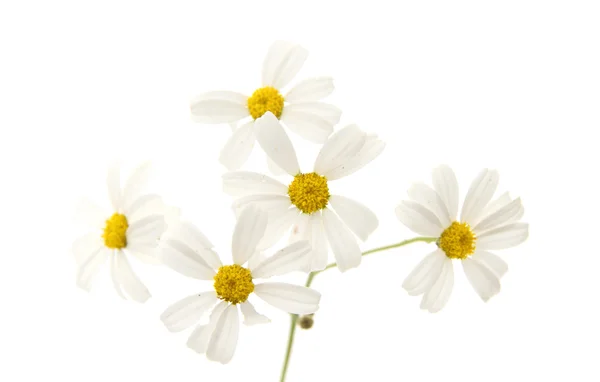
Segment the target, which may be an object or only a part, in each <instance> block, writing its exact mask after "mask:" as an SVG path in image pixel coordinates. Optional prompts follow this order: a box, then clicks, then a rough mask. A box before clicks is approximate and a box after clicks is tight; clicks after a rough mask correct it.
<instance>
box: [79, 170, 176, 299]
mask: <svg viewBox="0 0 600 382" xmlns="http://www.w3.org/2000/svg"><path fill="white" fill-rule="evenodd" d="M150 170H151V167H150V163H145V164H143V165H141V166H140V167H138V168H137V169H136V170H135V171H134V172H133V173H132V175H131V176H130V177H129V179H128V180H127V182H125V186H124V187H123V188H121V175H120V169H119V166H117V165H116V164H114V165H112V166H111V167H110V169H109V172H108V177H107V183H108V194H109V198H110V203H111V205H112V212H109V211H105V210H104V209H102V208H101V207H98V206H97V205H95V204H94V203H92V202H90V201H88V200H84V201H82V202H81V203H80V205H79V206H78V208H77V218H78V219H77V220H79V221H82V222H85V223H86V224H87V225H88V226H89V227H90V228H92V229H93V230H94V231H93V232H90V233H88V234H86V235H84V236H82V237H80V238H78V239H77V240H76V241H75V243H74V245H73V253H74V255H75V261H76V264H77V285H78V286H79V287H81V288H82V289H84V290H87V291H89V290H90V289H91V286H92V281H93V278H94V277H95V276H96V274H97V273H98V271H99V270H100V267H101V266H102V265H103V264H104V263H105V262H106V260H107V259H110V273H111V277H112V280H113V284H114V286H115V289H116V290H117V293H118V294H119V295H120V296H121V297H123V298H126V296H125V295H128V296H129V297H130V298H131V299H132V300H134V301H137V302H145V301H146V300H148V298H150V293H149V292H148V289H147V288H146V287H145V286H144V284H142V282H141V281H140V280H139V279H138V277H137V276H136V275H135V273H134V272H133V270H132V268H131V265H130V264H129V261H128V259H127V256H126V255H127V254H129V255H132V256H133V257H136V258H138V259H139V260H141V261H143V262H146V263H150V264H158V263H159V260H158V255H157V251H156V249H157V247H158V243H159V238H160V236H161V235H162V234H163V232H164V231H165V229H166V223H165V214H167V213H168V212H167V210H168V208H167V207H166V206H165V205H164V204H163V202H162V199H161V198H160V196H158V195H154V194H142V192H143V189H144V187H145V185H146V183H147V180H148V177H149V175H150V174H149V173H150Z"/></svg>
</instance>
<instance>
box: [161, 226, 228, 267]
mask: <svg viewBox="0 0 600 382" xmlns="http://www.w3.org/2000/svg"><path fill="white" fill-rule="evenodd" d="M169 239H172V240H176V241H180V242H182V243H184V244H186V245H187V246H188V247H189V248H191V249H192V250H194V252H196V254H197V255H198V256H200V257H201V258H202V259H203V260H204V262H205V263H206V264H207V265H208V266H209V267H210V268H211V269H215V270H216V269H219V267H220V266H221V265H223V263H221V260H220V259H219V256H218V255H217V253H216V252H215V251H213V250H212V248H213V247H214V245H213V244H212V243H211V242H210V241H209V240H208V239H207V238H206V236H204V234H203V233H202V232H200V230H199V229H198V228H197V227H196V226H195V225H193V224H192V223H190V222H186V221H178V222H177V223H173V224H171V226H170V227H169V230H168V231H167V233H166V234H165V235H164V236H163V237H162V240H163V241H167V240H169Z"/></svg>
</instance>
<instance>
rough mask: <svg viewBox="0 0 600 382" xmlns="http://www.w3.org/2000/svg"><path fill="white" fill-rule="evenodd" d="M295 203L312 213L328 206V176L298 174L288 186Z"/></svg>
mask: <svg viewBox="0 0 600 382" xmlns="http://www.w3.org/2000/svg"><path fill="white" fill-rule="evenodd" d="M288 195H289V196H290V201H291V202H292V204H293V205H295V206H296V207H298V209H299V210H300V211H302V212H304V213H305V214H312V213H313V212H317V211H319V210H322V209H323V208H325V207H327V203H328V202H329V197H330V195H329V187H328V186H327V178H325V177H324V176H321V175H319V174H317V173H314V172H311V173H308V174H298V175H296V176H295V177H294V180H293V181H292V183H290V185H289V187H288Z"/></svg>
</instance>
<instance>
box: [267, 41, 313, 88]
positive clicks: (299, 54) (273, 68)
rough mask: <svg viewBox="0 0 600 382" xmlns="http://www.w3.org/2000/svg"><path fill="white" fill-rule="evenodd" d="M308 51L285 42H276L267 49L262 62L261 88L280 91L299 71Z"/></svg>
mask: <svg viewBox="0 0 600 382" xmlns="http://www.w3.org/2000/svg"><path fill="white" fill-rule="evenodd" d="M307 57H308V51H307V50H306V49H304V48H303V47H301V46H300V45H296V44H293V43H290V42H287V41H276V42H275V43H273V45H271V47H270V48H269V52H268V53H267V56H266V57H265V61H264V62H263V71H262V83H263V86H272V87H274V88H276V89H281V88H283V87H284V86H286V85H287V84H288V83H289V82H290V81H291V80H292V79H293V78H294V77H295V76H296V74H297V73H298V71H300V69H301V68H302V65H304V61H305V60H306V58H307Z"/></svg>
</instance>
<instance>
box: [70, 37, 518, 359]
mask: <svg viewBox="0 0 600 382" xmlns="http://www.w3.org/2000/svg"><path fill="white" fill-rule="evenodd" d="M307 56H308V53H307V51H306V50H305V49H304V48H302V47H301V46H299V45H296V44H292V43H288V42H276V43H274V44H273V45H272V46H271V48H270V50H269V52H268V54H267V56H266V58H265V61H264V64H263V72H262V87H260V88H258V89H257V90H256V91H254V93H253V94H252V95H251V96H245V95H243V94H240V93H235V92H230V91H213V92H208V93H204V94H202V95H200V96H198V97H197V98H196V99H194V100H193V101H192V104H191V113H192V116H193V118H194V120H196V121H198V122H201V123H221V124H222V123H231V124H235V125H234V131H233V133H232V136H231V138H230V139H229V141H228V142H227V143H226V145H225V147H224V148H223V150H222V152H221V156H220V162H221V163H222V164H223V165H224V166H225V167H226V168H227V169H228V170H229V172H228V173H225V174H224V175H223V179H222V182H223V188H224V190H225V192H226V193H228V194H230V195H231V196H233V197H234V198H235V200H234V202H233V207H234V211H235V214H236V217H237V223H236V226H235V228H234V231H233V239H232V244H231V255H232V260H233V262H232V263H231V265H223V263H222V262H221V259H220V258H219V256H218V255H217V253H216V252H215V251H214V249H213V248H214V246H213V244H212V243H211V242H210V241H209V240H208V239H207V238H206V237H205V236H204V235H203V234H202V233H201V231H200V230H199V229H198V228H196V227H195V226H194V225H193V224H191V223H190V222H186V221H182V220H180V219H179V216H178V213H177V210H176V209H174V208H171V207H168V206H166V205H165V203H164V202H163V201H162V199H161V197H160V196H158V195H155V194H146V193H144V192H145V185H146V183H147V180H148V177H149V174H150V165H149V164H148V163H145V164H143V165H142V166H140V167H139V168H137V169H136V170H135V171H134V172H133V174H132V175H131V176H130V178H129V179H128V180H127V181H126V182H125V184H124V186H123V187H121V176H120V169H119V167H118V166H116V165H115V166H112V167H111V169H110V170H109V172H108V178H107V183H108V195H109V200H110V203H111V205H112V212H106V211H103V210H101V209H100V208H98V207H96V206H95V205H94V204H92V203H91V202H85V203H82V204H81V205H80V206H79V208H78V213H79V214H80V215H81V218H82V219H83V220H84V221H86V222H87V223H89V225H90V226H91V227H92V228H94V231H93V232H91V233H89V234H86V235H84V236H82V237H80V238H78V239H77V240H76V241H75V244H74V246H73V251H74V255H75V260H76V265H77V276H76V280H77V285H78V286H80V287H81V288H83V289H85V290H89V289H90V287H91V285H92V280H93V278H94V276H95V275H96V274H97V273H98V271H99V269H100V268H101V266H102V265H103V264H104V263H105V262H106V260H107V259H110V274H111V277H112V280H113V283H114V287H115V289H116V290H117V293H118V294H119V295H120V296H121V297H123V298H130V299H132V300H134V301H137V302H140V303H143V302H145V301H147V300H148V299H149V298H150V293H149V291H148V289H147V288H146V287H145V286H144V284H143V283H142V282H141V281H140V279H139V278H138V277H137V276H136V274H135V273H134V272H133V270H132V268H131V266H130V263H129V261H128V259H127V254H129V255H131V256H134V257H137V258H138V259H140V260H142V261H144V262H148V263H154V264H163V265H166V266H168V267H170V268H171V269H173V270H175V271H177V272H179V273H180V274H182V275H184V276H188V277H193V278H196V279H199V280H203V281H211V282H212V286H213V288H212V289H211V290H210V291H207V292H200V293H195V294H193V295H191V296H189V297H186V298H184V299H182V300H180V301H178V302H176V303H174V304H173V305H171V306H170V307H169V308H167V309H166V311H165V312H164V313H163V314H162V316H161V319H162V321H163V322H164V324H165V326H166V327H167V329H168V330H170V331H172V332H178V331H182V330H185V329H187V328H189V327H191V326H193V325H195V324H197V323H198V322H199V321H200V320H201V319H202V317H205V316H208V323H207V324H204V325H197V326H196V327H195V329H194V330H193V331H192V332H191V334H190V336H189V339H188V342H187V345H188V347H190V348H191V349H193V350H194V351H196V352H198V353H202V354H206V357H207V358H208V359H210V360H213V361H217V362H221V363H227V362H229V361H230V360H231V359H232V357H233V355H234V353H235V348H236V344H237V341H238V333H239V326H240V317H239V311H238V307H239V310H241V313H242V315H243V323H244V324H246V325H254V324H262V323H268V322H270V320H269V319H268V318H267V317H265V316H264V315H262V314H260V313H258V312H257V311H256V309H255V308H254V306H253V305H252V303H251V302H250V301H249V297H250V295H251V294H252V293H255V294H256V296H257V297H259V298H260V299H262V300H264V301H265V302H267V303H268V304H270V305H272V306H274V307H276V308H279V309H281V310H283V311H285V312H287V313H290V314H292V315H294V316H295V317H296V318H297V317H298V315H309V314H312V313H314V312H316V311H317V310H318V308H319V301H320V298H321V295H320V293H319V292H317V291H315V290H313V289H311V288H309V287H305V286H298V285H292V284H287V283H281V282H271V281H263V282H258V280H259V279H269V278H270V277H273V276H282V275H285V274H287V273H290V272H294V271H300V272H306V273H311V272H312V275H313V276H314V274H315V273H314V272H319V271H322V270H324V269H326V268H327V269H328V268H331V267H332V265H329V266H328V257H329V256H328V254H329V249H331V252H332V253H333V256H334V258H335V266H336V267H337V268H338V269H339V270H340V271H342V272H344V271H346V270H348V269H351V268H355V267H358V266H359V265H360V263H361V259H362V254H363V253H361V250H360V248H359V244H358V242H357V238H358V239H360V240H361V241H365V240H367V238H368V237H369V235H370V234H371V233H372V232H373V231H374V230H375V229H376V228H377V227H378V224H379V223H378V219H377V217H376V216H375V214H374V213H373V212H372V211H371V210H370V209H369V208H368V207H366V206H364V205H363V204H361V203H359V202H357V201H355V200H352V199H349V198H347V197H344V196H341V195H332V194H330V193H329V182H333V181H335V180H337V179H341V178H343V177H345V176H349V175H351V174H352V173H354V172H356V171H357V170H359V169H361V168H362V167H364V166H366V165H367V164H368V163H370V162H371V161H372V160H374V159H375V158H377V157H378V156H379V154H380V153H381V152H382V151H383V149H384V146H385V145H384V143H383V142H382V141H381V140H379V139H378V138H377V136H375V135H372V134H367V133H366V132H364V131H362V130H361V129H360V128H359V127H357V126H356V125H349V126H346V127H343V128H340V129H338V130H337V131H335V132H334V127H335V125H336V124H337V123H338V122H339V120H340V115H341V111H340V109H338V108H337V107H335V106H333V105H330V104H327V103H324V102H321V100H322V99H323V98H325V97H326V96H328V95H329V94H331V92H332V91H333V89H334V86H333V80H332V79H331V78H329V77H318V78H312V79H307V80H304V81H302V82H299V83H297V84H296V85H295V86H294V87H292V88H291V89H290V90H289V91H287V92H285V95H282V94H284V93H283V91H282V89H283V88H285V87H286V86H287V85H288V84H289V83H290V82H291V81H292V80H293V79H294V77H295V76H296V74H297V73H298V71H299V70H300V69H301V67H302V65H303V63H304V61H305V60H306V58H307ZM245 119H247V120H249V122H245V121H243V120H245ZM240 121H241V122H242V123H241V124H240V125H239V126H238V125H237V124H238V122H240ZM284 125H285V127H286V128H287V129H289V130H291V131H292V132H294V133H296V134H297V135H299V136H301V137H303V138H305V139H307V140H309V141H311V142H314V143H318V144H322V148H321V150H320V152H319V154H318V155H317V157H316V159H315V161H314V168H313V169H312V170H311V171H309V172H302V171H301V169H300V166H299V164H298V159H297V155H296V151H295V150H294V147H293V145H292V142H291V140H290V138H289V136H288V134H287V133H286V129H284ZM255 142H258V144H259V146H260V147H261V148H262V150H263V151H264V152H265V153H266V156H267V158H268V163H269V169H270V170H271V172H272V173H273V174H274V175H281V174H287V175H289V177H290V179H289V183H288V184H287V185H286V184H284V183H281V182H279V181H278V180H275V179H274V178H272V177H269V176H267V175H264V174H259V173H255V172H248V171H239V168H240V167H241V166H242V165H243V164H244V163H245V162H246V160H247V158H248V156H249V155H250V153H251V151H252V149H253V147H254V143H255ZM432 183H433V187H430V186H428V185H426V184H424V183H416V184H414V185H413V186H412V187H411V188H410V189H409V190H408V200H406V201H402V202H401V203H400V205H398V206H397V207H396V214H397V217H398V219H399V220H400V222H402V223H403V224H404V225H406V226H407V227H408V228H409V229H411V230H412V231H414V232H415V233H417V234H419V235H423V236H424V237H423V238H419V239H422V241H426V242H430V243H433V244H434V245H435V249H434V250H433V251H432V252H431V253H430V254H429V255H427V256H426V257H425V258H424V259H423V260H422V261H421V262H420V263H419V264H418V265H417V267H416V268H415V269H414V270H413V271H412V272H411V273H410V274H409V275H408V276H407V277H406V279H405V280H404V283H403V284H402V287H403V288H404V289H406V291H407V292H408V294H409V295H422V296H423V297H422V300H421V308H422V309H424V310H427V311H429V312H437V311H439V310H441V309H442V308H443V307H444V306H445V305H446V303H447V302H448V300H449V297H450V294H451V291H452V288H453V284H454V270H453V269H454V268H453V263H452V260H459V261H460V262H461V264H462V267H463V270H464V272H465V275H466V277H467V279H468V280H469V282H470V284H471V285H472V286H473V288H474V289H475V291H476V292H477V294H478V295H479V296H480V297H481V298H482V299H483V300H484V301H487V300H488V299H490V298H491V297H492V296H494V295H495V294H497V293H498V292H499V291H500V278H501V277H502V276H503V275H504V274H505V273H506V271H507V269H508V267H507V264H506V263H505V262H504V261H503V260H502V259H501V258H500V257H498V256H497V255H495V254H494V253H492V252H490V250H499V249H505V248H509V247H513V246H516V245H518V244H520V243H522V242H523V241H525V239H526V238H527V236H528V225H527V224H526V223H522V222H520V219H521V218H522V216H523V212H524V210H523V206H522V204H521V200H520V199H519V198H516V199H512V198H511V197H510V196H509V195H508V194H507V193H506V194H503V195H500V196H498V197H496V198H494V194H495V193H496V188H497V185H498V173H497V172H496V171H494V170H488V169H484V170H483V171H482V172H481V173H480V174H479V175H478V176H477V177H476V178H475V180H474V181H473V182H472V184H471V186H470V188H469V190H468V192H467V194H466V197H465V200H464V203H463V205H462V208H461V212H460V218H459V217H458V209H459V191H458V182H457V179H456V176H455V174H454V172H453V171H452V170H451V169H450V168H449V167H447V166H440V167H437V168H436V169H434V170H433V176H432ZM292 227H294V231H295V234H294V235H293V236H292V237H291V239H290V241H289V245H288V246H286V247H285V248H283V249H281V250H279V251H276V252H275V253H274V254H272V255H266V254H269V253H270V252H269V249H270V248H271V247H273V246H274V244H275V243H277V242H278V241H279V240H280V239H282V238H283V237H284V236H285V235H286V234H289V233H290V230H291V228H292ZM307 285H310V282H309V283H308V284H307Z"/></svg>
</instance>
